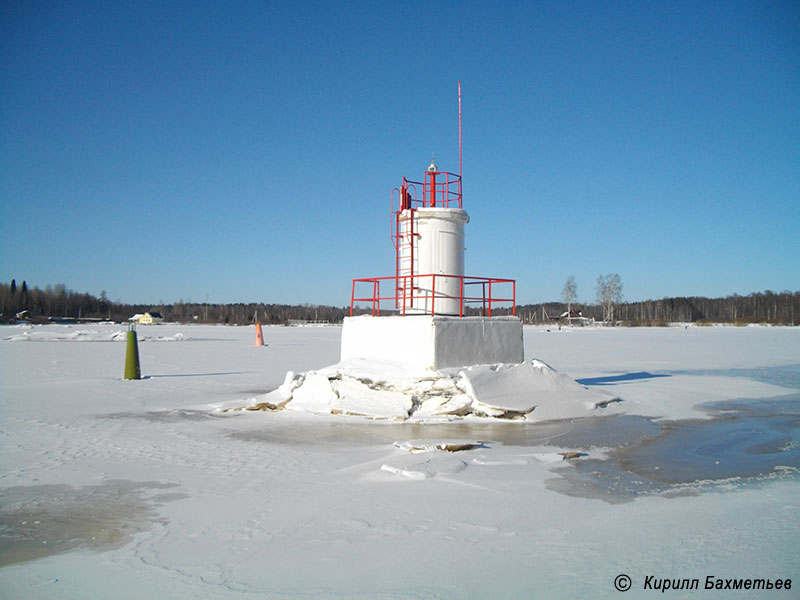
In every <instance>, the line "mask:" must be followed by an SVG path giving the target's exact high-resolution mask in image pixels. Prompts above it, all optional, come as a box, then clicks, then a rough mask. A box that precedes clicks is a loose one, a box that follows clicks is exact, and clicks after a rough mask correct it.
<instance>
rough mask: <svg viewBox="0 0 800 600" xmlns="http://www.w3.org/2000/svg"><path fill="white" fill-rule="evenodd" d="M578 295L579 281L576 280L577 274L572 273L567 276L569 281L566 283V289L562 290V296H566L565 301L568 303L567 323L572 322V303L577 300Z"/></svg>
mask: <svg viewBox="0 0 800 600" xmlns="http://www.w3.org/2000/svg"><path fill="white" fill-rule="evenodd" d="M577 295H578V283H577V282H576V281H575V276H574V275H570V276H569V277H567V282H566V283H565V284H564V291H562V292H561V296H562V297H563V298H564V302H566V303H567V323H569V322H570V316H571V314H570V313H571V312H572V303H573V302H575V298H576V297H577Z"/></svg>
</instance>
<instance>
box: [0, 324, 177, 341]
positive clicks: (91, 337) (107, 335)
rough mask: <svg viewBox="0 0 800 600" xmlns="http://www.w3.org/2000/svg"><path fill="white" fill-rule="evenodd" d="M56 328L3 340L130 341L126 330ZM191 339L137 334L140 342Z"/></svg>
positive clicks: (28, 331)
mask: <svg viewBox="0 0 800 600" xmlns="http://www.w3.org/2000/svg"><path fill="white" fill-rule="evenodd" d="M56 327H57V326H52V325H50V326H43V327H41V328H36V329H33V330H27V331H23V332H22V333H19V334H15V335H11V336H8V337H6V338H3V340H4V341H6V342H124V341H126V340H127V339H128V332H127V330H125V329H120V330H117V331H112V332H109V331H101V330H96V329H74V328H72V327H69V326H65V327H63V328H56ZM191 339H192V338H190V337H188V336H186V335H184V334H182V333H176V334H174V335H162V336H156V335H143V334H142V333H141V332H140V333H139V334H137V340H138V341H140V342H184V341H188V340H191Z"/></svg>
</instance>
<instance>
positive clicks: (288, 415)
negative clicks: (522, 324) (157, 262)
mask: <svg viewBox="0 0 800 600" xmlns="http://www.w3.org/2000/svg"><path fill="white" fill-rule="evenodd" d="M123 330H124V328H122V327H121V326H118V325H92V326H77V325H76V326H57V325H50V326H43V327H31V326H23V327H18V326H5V327H2V328H0V369H2V371H1V374H2V386H1V387H0V415H2V420H1V421H0V434H2V435H1V437H0V440H1V442H0V443H2V446H1V447H0V448H1V449H2V450H1V452H0V460H2V469H1V470H0V479H1V481H0V519H1V521H0V536H2V548H3V550H2V552H1V553H0V559H1V560H2V562H1V563H0V564H2V567H0V592H2V596H3V597H9V598H105V597H114V598H147V597H163V598H239V597H259V598H287V597H288V598H330V597H336V598H486V597H491V598H522V597H552V598H575V597H616V596H617V595H618V592H617V591H616V590H615V589H614V585H613V582H614V578H615V577H616V576H617V575H619V574H621V573H625V574H627V575H629V576H630V577H631V579H632V581H633V587H632V590H631V592H630V593H629V594H630V595H631V597H637V590H638V596H641V595H642V594H643V593H644V592H642V585H643V582H644V579H645V577H646V576H648V575H656V576H659V577H674V578H695V577H697V578H700V580H701V587H702V581H703V579H704V578H705V576H707V575H715V576H717V577H764V578H771V579H773V580H774V579H776V578H783V579H785V578H792V579H794V580H799V581H797V582H796V583H795V584H794V585H800V556H799V555H798V553H797V551H796V548H797V547H798V543H800V520H798V518H797V515H798V508H800V478H798V474H797V473H798V472H797V469H798V468H800V435H798V426H797V425H798V421H799V419H800V417H798V414H800V329H797V328H761V327H757V328H732V327H731V328H728V327H724V328H723V327H719V328H695V327H690V328H688V329H684V328H682V327H681V328H661V329H585V330H564V331H561V332H556V331H551V332H547V331H546V330H545V329H542V328H535V327H526V328H525V332H524V335H525V351H526V357H527V360H526V362H525V363H523V365H503V366H497V365H495V366H481V367H472V368H471V369H469V368H466V369H453V370H451V371H446V372H443V373H441V374H438V375H432V374H431V373H422V372H420V373H411V372H408V371H402V370H400V371H398V370H395V371H392V367H391V365H377V366H376V365H366V364H358V362H357V361H356V362H345V363H338V362H337V361H338V360H339V342H340V335H341V330H340V329H339V328H336V327H325V328H284V327H265V328H264V338H265V343H266V346H264V347H262V348H258V347H255V346H254V345H253V336H254V332H253V328H251V327H250V328H247V327H241V328H237V327H221V326H220V327H214V326H177V325H161V326H152V327H140V328H139V339H140V348H139V350H140V356H141V365H142V374H143V376H144V377H145V379H143V380H141V381H124V380H123V379H122V370H123V363H124V352H125V344H124V336H120V335H117V334H118V333H119V332H122V331H123ZM160 342H179V343H160ZM533 357H536V359H537V360H536V361H534V360H533ZM542 361H544V362H542ZM545 363H546V364H545ZM497 371H502V372H503V374H504V375H503V377H501V378H497V377H494V376H493V375H492V373H496V372H497ZM290 372H291V373H290ZM287 374H288V376H287ZM522 381H525V382H527V384H528V386H529V389H530V386H539V388H538V389H537V390H534V391H535V392H536V393H533V394H521V395H515V392H516V391H518V390H519V389H520V387H521V384H520V382H522ZM380 382H383V384H380ZM388 382H391V385H389V384H388ZM576 382H577V383H576ZM281 390H282V391H281ZM303 390H305V391H303ZM496 398H503V400H502V406H498V404H500V403H499V402H498V401H497V400H496ZM556 398H559V400H558V401H557V402H556V401H554V399H556ZM609 398H611V399H613V398H619V399H620V400H621V402H612V403H608V404H605V405H604V407H602V406H598V401H599V402H601V403H602V400H603V399H609ZM258 402H265V403H266V404H265V405H264V407H263V408H265V409H267V410H229V411H228V412H223V411H224V410H225V409H226V408H243V407H251V408H252V407H255V406H256V404H257V403H258ZM267 404H269V406H267ZM531 406H533V407H534V408H533V410H532V411H528V412H526V411H527V410H528V408H530V407H531ZM476 408H477V409H478V410H476ZM493 409H494V410H499V409H502V411H503V412H504V413H509V411H510V412H513V413H514V414H513V415H511V414H505V415H504V416H506V417H513V418H496V417H491V416H481V414H484V415H489V414H491V413H492V410H493ZM333 413H338V414H333ZM354 415H364V416H354ZM585 415H589V416H585ZM699 593H700V594H702V596H703V597H707V596H708V597H724V596H723V594H724V592H722V591H719V592H717V591H714V590H712V591H703V590H701V591H700V592H699ZM773 595H779V596H780V597H790V596H791V592H789V595H787V594H786V592H780V593H778V592H773Z"/></svg>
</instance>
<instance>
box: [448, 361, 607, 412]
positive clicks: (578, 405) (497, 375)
mask: <svg viewBox="0 0 800 600" xmlns="http://www.w3.org/2000/svg"><path fill="white" fill-rule="evenodd" d="M460 375H461V377H462V379H463V381H464V384H465V386H466V391H467V394H468V395H469V396H470V397H472V398H473V399H474V404H473V410H474V411H475V412H477V413H483V414H485V415H487V416H493V417H494V416H519V415H527V414H528V413H533V414H532V415H531V417H532V418H530V419H529V420H534V421H546V420H552V419H570V418H574V417H583V416H587V413H590V412H591V411H594V410H595V408H597V407H606V406H608V404H609V403H610V402H611V401H612V400H614V399H615V398H613V397H611V396H608V395H606V394H603V393H599V392H595V391H592V390H588V389H586V388H585V387H584V386H582V385H581V384H579V383H578V382H577V381H575V380H574V379H572V378H570V377H568V376H566V375H564V374H562V373H558V372H557V371H556V370H555V369H553V368H552V367H550V366H549V365H547V364H545V363H544V362H542V361H540V360H536V359H534V360H532V361H530V362H524V363H520V364H516V365H505V364H501V365H479V366H475V367H469V368H467V369H465V370H463V371H461V372H460Z"/></svg>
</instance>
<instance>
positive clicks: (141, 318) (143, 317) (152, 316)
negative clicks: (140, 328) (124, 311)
mask: <svg viewBox="0 0 800 600" xmlns="http://www.w3.org/2000/svg"><path fill="white" fill-rule="evenodd" d="M163 320H164V317H163V316H161V313H157V312H146V313H144V314H141V313H137V314H135V315H133V316H132V317H131V318H130V319H128V321H132V322H134V323H139V324H140V325H152V324H153V323H161V322H162V321H163Z"/></svg>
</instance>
